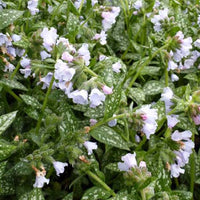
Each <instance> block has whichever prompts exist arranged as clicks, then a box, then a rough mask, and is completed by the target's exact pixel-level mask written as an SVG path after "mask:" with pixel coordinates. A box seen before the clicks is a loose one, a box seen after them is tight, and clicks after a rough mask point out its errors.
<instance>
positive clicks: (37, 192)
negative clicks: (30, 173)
mask: <svg viewBox="0 0 200 200" xmlns="http://www.w3.org/2000/svg"><path fill="white" fill-rule="evenodd" d="M27 199H31V200H44V196H43V194H42V190H41V189H40V188H35V189H33V190H32V191H31V192H28V193H25V194H24V195H22V196H21V197H20V198H19V200H27Z"/></svg>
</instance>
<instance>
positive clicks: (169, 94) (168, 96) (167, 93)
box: [160, 87, 174, 113]
mask: <svg viewBox="0 0 200 200" xmlns="http://www.w3.org/2000/svg"><path fill="white" fill-rule="evenodd" d="M173 95H174V93H173V91H172V90H171V88H170V87H166V88H164V89H163V93H162V94H161V99H160V100H161V101H164V102H165V110H166V113H168V112H169V111H170V110H171V109H170V107H171V106H172V105H173V103H172V101H171V100H172V98H173Z"/></svg>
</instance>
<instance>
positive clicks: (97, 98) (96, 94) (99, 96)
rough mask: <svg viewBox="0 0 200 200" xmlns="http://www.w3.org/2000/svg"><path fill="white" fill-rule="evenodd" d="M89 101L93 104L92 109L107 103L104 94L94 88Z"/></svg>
mask: <svg viewBox="0 0 200 200" xmlns="http://www.w3.org/2000/svg"><path fill="white" fill-rule="evenodd" d="M89 99H90V102H91V104H90V107H91V108H95V107H97V106H99V105H101V104H102V102H103V101H105V99H106V97H105V95H104V93H102V92H100V91H99V90H98V89H97V88H94V89H92V91H91V93H90V96H89Z"/></svg>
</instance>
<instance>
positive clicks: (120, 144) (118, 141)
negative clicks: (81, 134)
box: [90, 126, 129, 150]
mask: <svg viewBox="0 0 200 200" xmlns="http://www.w3.org/2000/svg"><path fill="white" fill-rule="evenodd" d="M90 135H91V136H92V137H94V138H95V139H96V140H98V141H99V142H102V143H104V144H108V145H111V146H114V147H117V148H119V149H126V150H129V148H128V144H127V143H126V142H125V141H124V140H123V139H122V137H121V136H120V135H119V134H118V133H116V132H115V131H114V130H113V129H112V128H110V127H107V126H101V127H98V128H96V129H94V130H92V131H91V132H90Z"/></svg>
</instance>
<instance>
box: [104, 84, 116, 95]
mask: <svg viewBox="0 0 200 200" xmlns="http://www.w3.org/2000/svg"><path fill="white" fill-rule="evenodd" d="M102 90H103V92H104V94H112V93H113V91H112V88H110V87H108V86H107V85H104V86H103V87H102Z"/></svg>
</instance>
